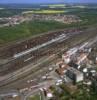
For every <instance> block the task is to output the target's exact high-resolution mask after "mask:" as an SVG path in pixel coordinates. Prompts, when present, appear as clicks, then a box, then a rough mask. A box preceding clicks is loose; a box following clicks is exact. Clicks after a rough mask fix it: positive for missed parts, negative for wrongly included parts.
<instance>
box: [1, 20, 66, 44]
mask: <svg viewBox="0 0 97 100" xmlns="http://www.w3.org/2000/svg"><path fill="white" fill-rule="evenodd" d="M63 28H65V24H63V23H59V22H55V21H31V22H25V23H22V24H20V25H16V26H10V27H3V28H0V44H3V43H7V42H11V41H15V40H19V39H24V38H27V37H30V36H33V35H38V34H40V33H43V32H47V31H51V30H56V29H63Z"/></svg>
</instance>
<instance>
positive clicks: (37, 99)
mask: <svg viewBox="0 0 97 100" xmlns="http://www.w3.org/2000/svg"><path fill="white" fill-rule="evenodd" d="M28 100H40V96H39V95H35V96H31V97H30V98H29V99H28Z"/></svg>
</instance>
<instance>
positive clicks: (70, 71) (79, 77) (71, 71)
mask: <svg viewBox="0 0 97 100" xmlns="http://www.w3.org/2000/svg"><path fill="white" fill-rule="evenodd" d="M66 75H67V76H68V77H69V78H70V79H72V80H73V82H74V83H78V82H81V81H83V79H84V75H83V73H82V72H80V71H78V70H77V69H75V68H73V67H68V68H67V72H66Z"/></svg>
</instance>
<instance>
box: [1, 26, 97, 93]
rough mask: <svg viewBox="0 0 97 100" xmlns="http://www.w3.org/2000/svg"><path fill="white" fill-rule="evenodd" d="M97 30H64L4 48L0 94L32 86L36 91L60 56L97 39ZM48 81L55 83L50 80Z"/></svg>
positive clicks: (2, 50)
mask: <svg viewBox="0 0 97 100" xmlns="http://www.w3.org/2000/svg"><path fill="white" fill-rule="evenodd" d="M96 31H97V28H96V27H93V28H86V29H82V28H74V29H68V30H61V31H57V32H50V33H47V34H44V35H41V36H37V37H34V38H30V39H27V40H24V41H21V42H17V43H15V44H13V45H7V46H4V47H2V48H1V49H0V91H1V90H2V91H4V89H5V88H6V90H17V91H23V88H24V87H28V86H29V87H30V86H32V89H35V88H37V86H36V87H34V85H39V84H38V83H39V82H41V77H42V76H43V75H44V74H46V73H48V72H49V68H50V67H51V66H52V64H54V63H55V62H56V61H57V60H58V59H60V57H59V56H60V54H62V53H63V52H64V51H66V50H68V49H69V48H71V47H73V46H76V45H81V44H82V43H84V42H86V41H88V40H90V39H91V38H94V37H95V36H96V34H97V33H96ZM27 80H32V82H27ZM34 80H35V81H34ZM48 81H51V83H53V82H52V80H51V79H50V80H48ZM28 83H29V84H28ZM44 84H45V83H44ZM26 89H27V88H26ZM23 95H24V94H23Z"/></svg>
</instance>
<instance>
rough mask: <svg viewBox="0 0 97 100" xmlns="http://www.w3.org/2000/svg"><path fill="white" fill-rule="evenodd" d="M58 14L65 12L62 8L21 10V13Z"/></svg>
mask: <svg viewBox="0 0 97 100" xmlns="http://www.w3.org/2000/svg"><path fill="white" fill-rule="evenodd" d="M27 13H28V14H29V13H30V14H31V13H32V14H58V13H65V11H64V10H32V11H26V12H23V14H27Z"/></svg>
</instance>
